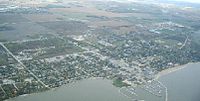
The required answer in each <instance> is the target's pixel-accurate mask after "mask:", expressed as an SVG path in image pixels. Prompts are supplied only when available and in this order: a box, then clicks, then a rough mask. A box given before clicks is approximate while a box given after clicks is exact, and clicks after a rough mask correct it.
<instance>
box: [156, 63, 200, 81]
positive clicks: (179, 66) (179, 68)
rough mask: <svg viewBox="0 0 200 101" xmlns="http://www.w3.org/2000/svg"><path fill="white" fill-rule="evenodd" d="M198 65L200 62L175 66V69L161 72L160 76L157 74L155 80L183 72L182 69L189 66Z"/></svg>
mask: <svg viewBox="0 0 200 101" xmlns="http://www.w3.org/2000/svg"><path fill="white" fill-rule="evenodd" d="M196 63H200V62H189V63H187V64H184V65H178V66H175V67H171V68H168V69H165V70H163V71H161V72H159V73H158V74H156V75H155V79H154V80H158V79H159V78H160V77H162V76H165V75H168V74H171V73H174V72H176V71H179V70H182V69H184V68H186V67H187V66H188V65H190V64H196Z"/></svg>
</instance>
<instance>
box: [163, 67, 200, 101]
mask: <svg viewBox="0 0 200 101" xmlns="http://www.w3.org/2000/svg"><path fill="white" fill-rule="evenodd" d="M160 81H161V82H163V84H165V85H166V86H167V88H168V101H200V63H195V64H188V65H187V67H186V68H184V69H182V70H179V71H176V72H173V73H170V74H168V75H165V76H163V77H161V78H160Z"/></svg>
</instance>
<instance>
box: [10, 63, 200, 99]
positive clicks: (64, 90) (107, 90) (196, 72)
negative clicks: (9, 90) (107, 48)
mask: <svg viewBox="0 0 200 101" xmlns="http://www.w3.org/2000/svg"><path fill="white" fill-rule="evenodd" d="M159 81H161V82H162V83H163V84H164V85H165V86H166V87H167V88H168V101H200V63H196V64H188V65H187V67H186V68H184V69H182V70H179V71H176V72H173V73H170V74H167V75H165V76H162V77H160V78H159ZM136 89H138V88H136ZM138 92H139V93H140V94H138V95H139V97H140V98H143V99H144V100H145V101H164V99H163V98H162V100H161V98H158V97H155V96H153V95H151V94H150V93H148V92H145V91H144V90H141V89H139V90H138ZM8 101H132V100H131V99H130V98H128V97H126V96H124V95H122V94H120V93H119V88H117V87H114V86H113V85H112V81H110V80H105V79H87V80H82V81H78V82H76V83H72V84H67V85H64V86H62V87H59V88H57V89H55V90H50V91H47V92H43V93H37V94H31V95H28V96H19V97H17V98H13V99H10V100H8Z"/></svg>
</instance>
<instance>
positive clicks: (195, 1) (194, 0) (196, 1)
mask: <svg viewBox="0 0 200 101" xmlns="http://www.w3.org/2000/svg"><path fill="white" fill-rule="evenodd" d="M176 1H187V2H193V3H200V0H176Z"/></svg>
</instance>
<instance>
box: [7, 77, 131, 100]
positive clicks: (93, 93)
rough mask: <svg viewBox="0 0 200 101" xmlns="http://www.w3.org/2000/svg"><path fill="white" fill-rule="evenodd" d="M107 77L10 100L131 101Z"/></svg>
mask: <svg viewBox="0 0 200 101" xmlns="http://www.w3.org/2000/svg"><path fill="white" fill-rule="evenodd" d="M118 90H119V88H116V87H114V86H113V85H112V81H110V80H106V79H87V80H82V81H78V82H76V83H72V84H67V85H64V86H62V87H60V88H57V89H55V90H50V91H47V92H43V93H37V94H31V95H28V96H19V97H17V98H13V99H10V100H9V101H131V99H128V98H127V97H125V96H123V95H122V94H120V93H119V91H118Z"/></svg>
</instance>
